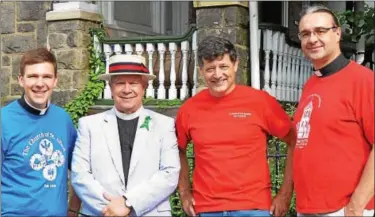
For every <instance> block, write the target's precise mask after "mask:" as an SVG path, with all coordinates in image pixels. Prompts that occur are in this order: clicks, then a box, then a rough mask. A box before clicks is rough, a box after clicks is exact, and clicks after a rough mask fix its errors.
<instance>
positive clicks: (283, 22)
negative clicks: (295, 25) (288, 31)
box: [281, 1, 289, 28]
mask: <svg viewBox="0 0 375 217" xmlns="http://www.w3.org/2000/svg"><path fill="white" fill-rule="evenodd" d="M281 14H282V19H281V25H282V26H284V27H286V28H288V21H289V2H288V1H283V2H282V12H281Z"/></svg>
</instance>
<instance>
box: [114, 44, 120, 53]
mask: <svg viewBox="0 0 375 217" xmlns="http://www.w3.org/2000/svg"><path fill="white" fill-rule="evenodd" d="M113 51H114V52H115V54H116V55H119V54H122V47H121V45H120V44H115V46H114V48H113Z"/></svg>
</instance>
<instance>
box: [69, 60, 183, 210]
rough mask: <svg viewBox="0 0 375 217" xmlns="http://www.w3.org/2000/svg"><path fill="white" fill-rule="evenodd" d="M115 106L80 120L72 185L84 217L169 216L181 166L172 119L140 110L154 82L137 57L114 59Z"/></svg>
mask: <svg viewBox="0 0 375 217" xmlns="http://www.w3.org/2000/svg"><path fill="white" fill-rule="evenodd" d="M99 78H100V79H102V80H107V81H109V85H110V88H111V93H112V98H113V101H114V106H113V108H112V109H111V110H108V111H105V112H103V113H99V114H95V115H92V116H87V117H83V118H81V119H80V120H79V125H78V137H77V142H76V148H75V149H74V152H73V161H72V185H73V187H74V189H75V190H76V192H77V195H78V196H79V197H80V198H81V200H82V210H81V212H82V214H85V215H95V216H99V215H104V216H128V215H131V216H135V215H136V216H170V215H171V211H170V210H171V207H170V204H169V201H168V198H169V196H170V194H171V193H172V192H173V191H174V190H175V188H176V186H177V182H178V175H179V171H180V163H179V156H178V148H177V142H176V135H175V128H174V120H173V119H172V118H170V117H167V116H164V115H161V114H158V113H155V112H153V111H150V110H148V109H145V108H144V107H143V106H142V98H143V96H144V93H145V89H146V88H147V82H148V80H152V79H154V78H155V76H154V75H150V74H149V71H148V69H147V68H146V67H145V59H144V58H143V57H141V56H136V55H123V54H121V55H114V56H112V57H111V58H110V60H109V73H107V74H104V75H101V76H100V77H99Z"/></svg>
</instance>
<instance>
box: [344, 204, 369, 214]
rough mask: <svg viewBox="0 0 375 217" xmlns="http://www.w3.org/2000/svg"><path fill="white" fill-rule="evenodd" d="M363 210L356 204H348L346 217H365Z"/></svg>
mask: <svg viewBox="0 0 375 217" xmlns="http://www.w3.org/2000/svg"><path fill="white" fill-rule="evenodd" d="M363 212H364V210H363V209H360V208H356V207H355V206H354V204H352V203H350V202H349V203H348V205H346V207H345V208H344V216H363Z"/></svg>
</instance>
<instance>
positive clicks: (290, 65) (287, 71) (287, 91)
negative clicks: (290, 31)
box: [285, 45, 293, 101]
mask: <svg viewBox="0 0 375 217" xmlns="http://www.w3.org/2000/svg"><path fill="white" fill-rule="evenodd" d="M288 48H289V49H288V54H287V56H288V58H287V61H288V62H287V64H288V65H287V70H286V79H285V80H286V82H285V86H286V88H285V89H286V97H285V100H286V101H291V99H290V91H291V88H290V86H291V81H290V77H291V74H292V52H293V47H291V46H289V45H288Z"/></svg>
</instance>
